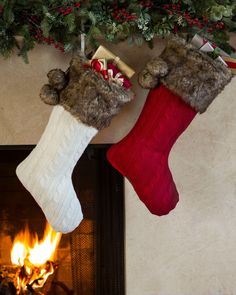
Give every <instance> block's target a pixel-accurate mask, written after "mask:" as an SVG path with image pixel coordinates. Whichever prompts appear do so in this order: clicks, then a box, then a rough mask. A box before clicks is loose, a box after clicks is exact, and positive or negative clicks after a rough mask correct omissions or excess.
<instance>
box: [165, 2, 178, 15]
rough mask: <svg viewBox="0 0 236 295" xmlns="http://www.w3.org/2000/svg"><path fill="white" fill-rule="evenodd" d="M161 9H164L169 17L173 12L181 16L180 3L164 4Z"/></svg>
mask: <svg viewBox="0 0 236 295" xmlns="http://www.w3.org/2000/svg"><path fill="white" fill-rule="evenodd" d="M162 7H163V9H165V10H166V11H167V12H168V13H169V14H170V15H172V14H173V11H175V12H177V14H178V15H180V14H181V12H180V9H181V6H180V2H179V3H178V4H164V5H163V6H162Z"/></svg>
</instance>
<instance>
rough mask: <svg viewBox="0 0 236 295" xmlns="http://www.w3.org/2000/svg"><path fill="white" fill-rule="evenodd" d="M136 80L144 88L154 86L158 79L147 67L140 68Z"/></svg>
mask: <svg viewBox="0 0 236 295" xmlns="http://www.w3.org/2000/svg"><path fill="white" fill-rule="evenodd" d="M138 82H139V84H140V86H141V87H143V88H145V89H151V88H155V87H156V86H157V84H158V82H159V79H158V78H157V77H155V76H153V75H152V74H151V73H150V72H149V71H148V70H147V69H144V70H142V71H141V72H140V73H139V76H138Z"/></svg>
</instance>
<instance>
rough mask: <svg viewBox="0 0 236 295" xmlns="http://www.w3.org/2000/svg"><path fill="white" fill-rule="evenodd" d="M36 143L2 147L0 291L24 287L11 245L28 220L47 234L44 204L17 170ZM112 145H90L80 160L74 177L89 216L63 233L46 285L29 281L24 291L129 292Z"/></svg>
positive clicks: (7, 293)
mask: <svg viewBox="0 0 236 295" xmlns="http://www.w3.org/2000/svg"><path fill="white" fill-rule="evenodd" d="M33 148H34V146H2V147H1V148H0V224H1V226H0V295H12V294H13V295H14V294H18V293H17V292H19V291H17V290H14V287H15V285H14V286H12V282H13V281H14V280H13V279H15V277H14V276H15V273H16V269H15V268H16V266H14V265H13V264H12V261H11V249H12V246H13V241H14V238H15V237H16V235H17V234H18V233H19V232H20V231H22V230H24V229H25V227H26V226H28V228H29V232H30V233H31V234H34V233H37V235H38V236H39V239H42V237H43V234H44V229H45V227H46V219H45V217H44V215H43V213H42V211H41V209H40V207H39V206H38V205H37V203H36V202H35V200H34V199H33V197H32V196H31V195H30V194H29V192H27V190H26V189H25V188H24V187H23V186H22V184H21V183H20V181H19V180H18V179H17V177H16V174H15V169H16V166H17V165H18V164H19V163H20V162H21V161H22V160H23V159H25V158H26V157H27V155H28V154H29V153H30V152H31V150H32V149H33ZM108 148H109V145H90V146H88V147H87V149H86V150H85V152H84V154H83V156H82V157H81V158H80V160H79V161H78V163H77V165H76V166H75V169H74V171H73V175H72V180H73V185H74V188H75V191H76V193H77V196H78V198H79V200H80V202H81V206H82V210H83V214H84V219H83V221H82V222H81V224H80V225H79V227H78V228H77V229H76V230H74V231H73V232H72V233H70V234H65V235H62V237H61V240H60V242H59V244H58V246H57V248H56V251H55V255H54V262H53V263H54V264H55V267H54V273H53V274H51V275H50V276H49V277H48V279H47V281H46V283H45V284H44V286H43V287H41V288H39V289H36V288H31V287H32V286H29V287H28V285H27V288H26V289H25V291H24V290H21V293H19V294H22V295H23V294H44V295H46V294H47V295H64V294H70V295H102V294H103V295H104V294H107V295H124V293H125V291H124V193H123V178H122V176H121V175H120V174H119V173H118V172H117V171H115V170H114V169H113V168H112V167H111V166H110V165H109V163H108V162H107V160H106V152H107V149H108ZM39 255H40V254H39ZM18 268H19V267H18Z"/></svg>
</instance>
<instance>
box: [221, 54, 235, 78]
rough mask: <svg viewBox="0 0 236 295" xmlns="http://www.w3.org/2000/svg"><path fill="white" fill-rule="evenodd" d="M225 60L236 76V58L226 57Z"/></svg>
mask: <svg viewBox="0 0 236 295" xmlns="http://www.w3.org/2000/svg"><path fill="white" fill-rule="evenodd" d="M223 59H224V61H225V62H226V63H227V65H228V67H229V68H230V69H231V72H232V73H233V74H234V75H236V58H234V57H227V56H224V57H223Z"/></svg>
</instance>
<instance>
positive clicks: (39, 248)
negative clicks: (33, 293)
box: [11, 224, 61, 290]
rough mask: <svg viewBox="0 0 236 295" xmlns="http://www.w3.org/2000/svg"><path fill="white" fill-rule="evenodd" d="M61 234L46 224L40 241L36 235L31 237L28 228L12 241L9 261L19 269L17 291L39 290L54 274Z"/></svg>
mask: <svg viewBox="0 0 236 295" xmlns="http://www.w3.org/2000/svg"><path fill="white" fill-rule="evenodd" d="M60 239H61V233H56V232H54V230H53V229H52V228H51V226H50V225H49V224H47V226H46V228H45V231H44V236H43V239H42V240H39V238H38V236H37V234H36V235H33V236H32V235H31V234H30V232H29V228H28V227H26V228H25V230H24V231H22V232H20V233H19V234H18V235H17V236H16V237H15V239H14V242H13V247H12V250H11V261H12V263H13V264H14V265H17V266H18V267H19V271H18V273H17V282H16V283H17V288H18V290H24V289H27V288H28V287H29V286H30V287H31V288H41V287H42V286H43V285H44V283H45V282H46V280H47V278H48V276H49V275H50V274H52V273H53V272H54V267H55V265H54V263H53V260H54V255H55V251H56V248H57V246H58V244H59V242H60Z"/></svg>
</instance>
